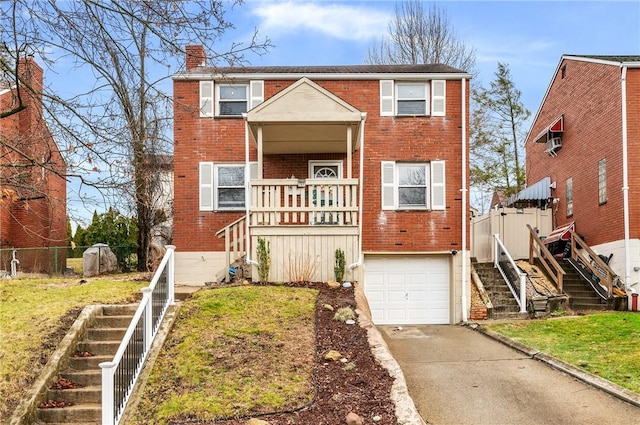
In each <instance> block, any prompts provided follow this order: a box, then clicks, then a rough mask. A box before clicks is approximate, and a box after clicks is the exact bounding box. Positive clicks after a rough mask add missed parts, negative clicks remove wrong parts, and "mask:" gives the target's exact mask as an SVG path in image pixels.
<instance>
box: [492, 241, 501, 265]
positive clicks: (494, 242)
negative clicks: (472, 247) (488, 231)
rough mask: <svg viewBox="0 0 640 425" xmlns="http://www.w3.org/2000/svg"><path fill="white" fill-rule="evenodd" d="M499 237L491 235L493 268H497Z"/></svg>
mask: <svg viewBox="0 0 640 425" xmlns="http://www.w3.org/2000/svg"><path fill="white" fill-rule="evenodd" d="M499 238H500V235H498V234H497V233H496V234H494V235H493V267H494V268H497V267H498V256H499V255H500V250H499V248H498V240H499Z"/></svg>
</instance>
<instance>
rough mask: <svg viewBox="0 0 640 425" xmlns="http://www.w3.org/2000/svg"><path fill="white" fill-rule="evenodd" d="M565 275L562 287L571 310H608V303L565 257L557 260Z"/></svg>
mask: <svg viewBox="0 0 640 425" xmlns="http://www.w3.org/2000/svg"><path fill="white" fill-rule="evenodd" d="M558 264H560V267H562V270H564V272H565V275H564V279H563V280H562V289H563V291H564V292H565V293H566V294H567V295H568V296H569V308H571V309H572V310H573V311H594V310H608V309H609V308H610V307H609V303H607V301H606V300H603V299H602V298H600V297H599V296H598V295H597V294H596V293H595V291H594V290H593V288H591V286H589V283H587V282H586V281H585V280H584V278H583V277H582V276H580V273H578V271H577V270H576V269H575V268H574V267H573V266H572V265H571V263H570V262H569V261H568V260H567V259H562V260H560V261H558Z"/></svg>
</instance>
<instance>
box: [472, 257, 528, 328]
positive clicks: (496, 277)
mask: <svg viewBox="0 0 640 425" xmlns="http://www.w3.org/2000/svg"><path fill="white" fill-rule="evenodd" d="M473 267H474V268H475V270H476V272H477V273H478V277H479V278H480V280H481V281H482V285H483V286H484V289H485V291H486V292H487V295H488V296H489V299H490V300H491V303H492V304H493V314H492V316H493V317H492V318H493V319H513V318H521V317H522V313H520V306H519V305H518V302H517V301H516V299H515V298H514V297H513V294H512V293H511V290H510V289H509V287H508V286H507V284H506V283H505V281H504V279H503V278H502V275H501V274H500V272H499V271H498V269H496V268H494V267H493V263H474V264H473Z"/></svg>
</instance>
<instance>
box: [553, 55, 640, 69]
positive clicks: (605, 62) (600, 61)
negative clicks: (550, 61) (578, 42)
mask: <svg viewBox="0 0 640 425" xmlns="http://www.w3.org/2000/svg"><path fill="white" fill-rule="evenodd" d="M562 59H566V60H572V61H580V62H590V63H598V64H601V65H612V66H616V67H620V66H624V63H625V62H619V61H613V60H605V59H596V58H585V57H582V56H571V55H563V56H562ZM560 62H562V60H561V61H560ZM627 63H635V64H638V62H627Z"/></svg>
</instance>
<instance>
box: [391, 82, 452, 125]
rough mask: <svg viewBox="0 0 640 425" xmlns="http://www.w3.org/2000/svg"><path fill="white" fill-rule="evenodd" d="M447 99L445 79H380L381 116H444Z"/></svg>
mask: <svg viewBox="0 0 640 425" xmlns="http://www.w3.org/2000/svg"><path fill="white" fill-rule="evenodd" d="M445 99H446V81H445V80H432V81H394V80H380V115H381V116H394V115H397V116H403V115H404V116H428V115H430V116H444V115H445Z"/></svg>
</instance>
